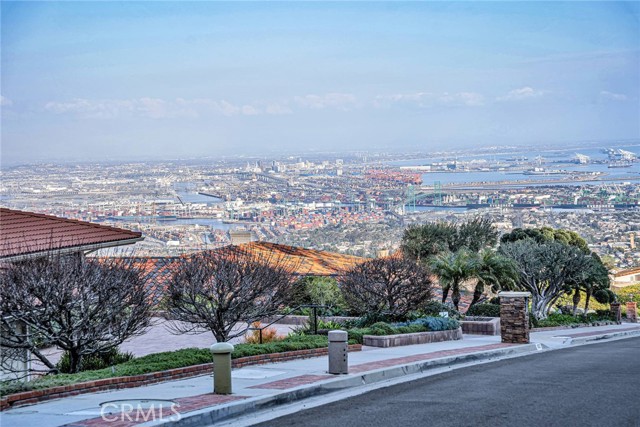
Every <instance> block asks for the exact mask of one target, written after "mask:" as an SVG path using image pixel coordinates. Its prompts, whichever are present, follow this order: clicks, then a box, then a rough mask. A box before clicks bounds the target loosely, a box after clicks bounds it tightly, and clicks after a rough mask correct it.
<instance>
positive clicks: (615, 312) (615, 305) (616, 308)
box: [609, 302, 622, 323]
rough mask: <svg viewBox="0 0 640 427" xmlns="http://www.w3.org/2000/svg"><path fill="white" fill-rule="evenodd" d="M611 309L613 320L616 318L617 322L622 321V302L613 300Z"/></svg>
mask: <svg viewBox="0 0 640 427" xmlns="http://www.w3.org/2000/svg"><path fill="white" fill-rule="evenodd" d="M609 310H610V311H611V316H612V317H613V320H615V321H616V322H617V323H622V310H620V303H619V302H612V303H611V304H610V308H609Z"/></svg>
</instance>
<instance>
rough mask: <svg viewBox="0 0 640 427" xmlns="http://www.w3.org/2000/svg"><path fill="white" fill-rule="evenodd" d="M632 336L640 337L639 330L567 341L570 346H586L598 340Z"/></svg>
mask: <svg viewBox="0 0 640 427" xmlns="http://www.w3.org/2000/svg"><path fill="white" fill-rule="evenodd" d="M634 335H640V329H636V330H635V331H622V332H609V333H606V334H599V335H591V336H587V337H576V338H571V337H570V338H569V340H568V343H569V344H570V345H580V344H586V343H588V342H591V341H600V340H606V339H611V338H621V337H628V336H634ZM565 342H566V341H565Z"/></svg>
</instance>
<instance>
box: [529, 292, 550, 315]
mask: <svg viewBox="0 0 640 427" xmlns="http://www.w3.org/2000/svg"><path fill="white" fill-rule="evenodd" d="M552 302H553V298H550V297H541V296H536V295H534V296H533V297H532V301H531V315H532V316H533V317H535V318H536V319H537V320H542V319H546V318H547V315H548V312H549V304H550V303H552Z"/></svg>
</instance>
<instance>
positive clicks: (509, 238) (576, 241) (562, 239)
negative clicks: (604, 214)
mask: <svg viewBox="0 0 640 427" xmlns="http://www.w3.org/2000/svg"><path fill="white" fill-rule="evenodd" d="M525 239H530V240H533V241H535V242H536V243H546V242H559V243H564V244H565V245H570V246H574V247H576V248H578V249H580V250H581V251H582V252H584V253H585V254H589V253H590V252H591V251H590V250H589V246H588V245H587V242H586V240H584V239H583V238H582V237H580V235H579V234H578V233H576V232H575V231H570V230H563V229H554V228H551V227H542V228H524V229H523V228H516V229H514V230H513V231H511V232H510V233H505V234H503V235H502V237H501V238H500V243H509V242H517V241H518V240H525Z"/></svg>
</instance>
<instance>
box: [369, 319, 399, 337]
mask: <svg viewBox="0 0 640 427" xmlns="http://www.w3.org/2000/svg"><path fill="white" fill-rule="evenodd" d="M369 329H371V330H372V331H375V333H374V334H373V335H392V334H395V333H397V331H396V330H395V328H393V327H392V326H391V325H390V324H388V323H385V322H377V323H374V324H373V325H371V326H370V327H369Z"/></svg>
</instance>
